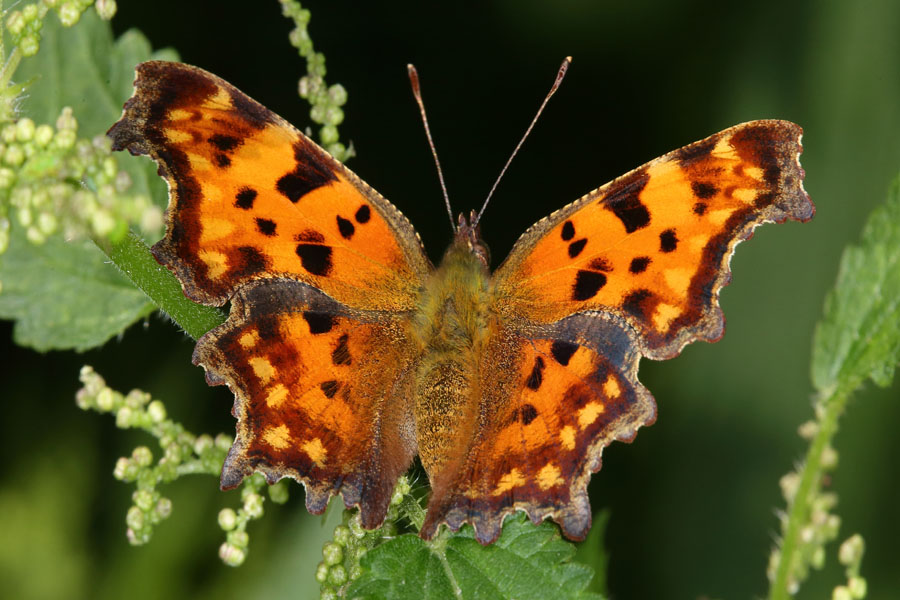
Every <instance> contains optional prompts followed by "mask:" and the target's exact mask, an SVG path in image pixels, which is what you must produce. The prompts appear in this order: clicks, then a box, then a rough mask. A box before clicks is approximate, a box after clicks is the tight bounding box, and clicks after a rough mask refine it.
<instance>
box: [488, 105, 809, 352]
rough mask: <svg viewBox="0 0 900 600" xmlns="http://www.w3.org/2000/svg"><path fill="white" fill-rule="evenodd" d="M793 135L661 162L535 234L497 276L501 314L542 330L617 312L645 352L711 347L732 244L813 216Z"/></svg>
mask: <svg viewBox="0 0 900 600" xmlns="http://www.w3.org/2000/svg"><path fill="white" fill-rule="evenodd" d="M800 150H801V148H800V128H799V127H797V126H796V125H793V124H792V123H787V122H784V121H755V122H752V123H745V124H743V125H738V126H736V127H732V128H731V129H727V130H725V131H723V132H721V133H718V134H716V135H714V136H711V137H709V138H707V139H705V140H702V141H700V142H697V143H695V144H691V145H690V146H686V147H684V148H682V149H680V150H676V151H675V152H671V153H669V154H667V155H665V156H663V157H661V158H658V159H656V160H654V161H652V162H650V163H648V164H646V165H644V166H643V167H641V168H639V169H636V170H635V171H632V172H631V173H629V174H627V175H625V176H623V177H620V178H619V179H616V180H615V181H613V182H611V183H609V184H607V185H605V186H604V187H602V188H600V189H598V190H596V191H594V192H591V193H590V194H588V195H587V196H585V197H584V198H582V199H581V200H578V201H577V202H575V203H573V204H571V205H569V206H567V207H566V208H564V209H562V210H560V211H557V212H556V213H554V214H553V215H551V216H550V217H549V218H548V219H545V220H543V221H541V222H539V223H537V224H536V225H535V226H534V227H532V228H531V229H530V230H529V231H528V232H526V233H525V235H523V236H522V238H521V239H520V240H519V242H517V244H516V246H515V247H514V248H513V251H512V253H511V254H510V257H509V258H508V259H507V261H506V263H504V265H503V266H502V267H501V268H500V269H499V270H498V272H497V274H496V276H495V281H496V283H495V288H496V292H495V293H496V295H497V296H498V297H500V298H504V299H505V303H504V304H503V306H502V309H504V310H505V312H506V314H507V315H510V318H513V317H512V315H518V316H520V317H526V318H528V319H531V320H533V321H537V322H541V323H549V322H553V321H556V320H558V319H561V318H563V317H565V316H567V315H570V314H573V313H577V312H582V311H589V310H605V311H611V312H615V313H617V314H619V315H621V316H622V317H624V318H625V319H627V320H628V321H629V322H630V323H632V324H633V325H634V326H635V327H637V328H638V331H639V332H640V333H641V344H642V346H643V353H644V354H645V355H646V356H649V357H652V358H657V359H661V358H668V357H671V356H673V355H675V354H677V353H678V352H679V351H680V350H681V348H682V347H683V346H684V344H686V343H687V342H689V341H691V340H693V339H705V340H715V339H717V338H718V337H719V336H720V335H721V332H722V325H723V319H722V316H721V311H720V310H719V307H718V294H719V290H720V289H721V287H722V286H723V285H725V284H726V283H727V282H728V279H729V277H730V274H729V271H728V263H729V260H730V258H731V255H732V253H733V251H734V247H735V246H736V245H737V244H738V243H739V242H740V241H742V240H744V239H746V238H748V237H749V236H750V234H751V233H752V231H753V229H754V228H755V227H756V226H758V225H760V224H762V223H764V222H771V221H775V222H782V221H784V220H786V219H795V220H800V221H806V220H809V219H810V218H811V217H812V215H813V211H814V209H813V205H812V203H811V202H810V200H809V197H808V196H807V195H806V192H804V191H803V187H802V178H803V171H802V169H800V164H799V161H798V156H799V154H800Z"/></svg>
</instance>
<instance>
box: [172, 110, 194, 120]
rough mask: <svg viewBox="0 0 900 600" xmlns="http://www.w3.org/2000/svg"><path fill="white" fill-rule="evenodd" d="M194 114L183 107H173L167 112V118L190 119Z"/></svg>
mask: <svg viewBox="0 0 900 600" xmlns="http://www.w3.org/2000/svg"><path fill="white" fill-rule="evenodd" d="M193 116H194V113H192V112H191V111H189V110H184V109H183V108H173V109H171V110H170V111H169V112H167V113H166V118H168V119H169V120H170V121H184V120H185V119H190V118H192V117H193Z"/></svg>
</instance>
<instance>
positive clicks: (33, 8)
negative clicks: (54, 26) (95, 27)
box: [6, 0, 117, 56]
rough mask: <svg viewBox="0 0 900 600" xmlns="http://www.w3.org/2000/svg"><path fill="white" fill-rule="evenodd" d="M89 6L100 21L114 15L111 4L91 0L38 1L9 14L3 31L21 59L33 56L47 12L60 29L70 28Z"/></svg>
mask: <svg viewBox="0 0 900 600" xmlns="http://www.w3.org/2000/svg"><path fill="white" fill-rule="evenodd" d="M92 4H93V5H94V8H95V9H96V11H97V14H98V15H100V18H101V19H103V20H106V21H109V20H110V19H112V18H113V16H114V15H115V14H116V8H117V7H116V1H115V0H96V3H95V2H94V0H40V1H39V2H34V3H32V4H27V5H25V6H24V7H22V8H21V9H19V10H13V11H10V12H9V13H8V15H7V16H6V31H8V32H9V34H10V38H11V40H12V45H13V46H16V47H17V48H18V49H19V51H20V52H21V53H22V56H34V55H35V54H37V52H38V50H39V49H40V46H41V28H42V27H43V26H44V18H45V17H46V16H47V13H48V12H49V11H50V10H51V9H52V10H55V11H56V14H57V15H58V16H59V22H60V23H62V25H63V27H71V26H72V25H75V24H76V23H78V21H79V20H81V15H83V14H84V11H86V10H87V9H88V8H90V7H91V5H92Z"/></svg>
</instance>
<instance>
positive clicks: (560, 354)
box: [550, 340, 578, 367]
mask: <svg viewBox="0 0 900 600" xmlns="http://www.w3.org/2000/svg"><path fill="white" fill-rule="evenodd" d="M576 350H578V344H573V343H572V342H564V341H562V340H556V341H555V342H553V344H552V345H551V346H550V355H551V356H553V360H555V361H556V362H558V363H559V364H561V365H562V366H564V367H565V366H566V365H568V364H569V361H570V360H572V355H573V354H575V351H576Z"/></svg>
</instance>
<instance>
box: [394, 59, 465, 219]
mask: <svg viewBox="0 0 900 600" xmlns="http://www.w3.org/2000/svg"><path fill="white" fill-rule="evenodd" d="M406 70H407V71H409V83H410V85H412V92H413V96H415V97H416V104H418V105H419V114H421V115H422V124H423V125H425V135H426V137H428V146H429V147H430V148H431V155H432V156H433V157H434V164H435V166H436V167H437V172H438V179H439V180H440V182H441V190H442V191H443V192H444V204H446V205H447V214H448V215H450V227H451V228H452V229H453V231H456V225H455V224H454V222H453V209H452V208H450V196H449V195H448V194H447V184H446V183H444V172H443V171H441V161H440V160H439V159H438V154H437V149H436V148H435V147H434V140H433V139H432V138H431V128H430V127H428V117H427V116H426V115H425V104H424V103H423V102H422V90H421V88H420V87H419V73H418V72H417V71H416V68H415V67H414V66H412V65H406Z"/></svg>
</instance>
